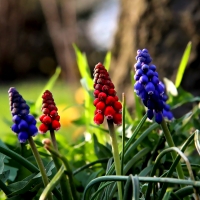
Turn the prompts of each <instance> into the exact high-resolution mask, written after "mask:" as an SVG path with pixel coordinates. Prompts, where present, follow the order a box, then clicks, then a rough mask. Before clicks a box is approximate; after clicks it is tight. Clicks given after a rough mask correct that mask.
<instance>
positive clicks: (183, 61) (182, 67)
mask: <svg viewBox="0 0 200 200" xmlns="http://www.w3.org/2000/svg"><path fill="white" fill-rule="evenodd" d="M191 48H192V42H189V43H188V44H187V47H186V49H185V51H184V53H183V56H182V59H181V62H180V65H179V68H178V72H177V76H176V81H175V85H176V87H177V88H178V87H179V86H180V84H181V81H182V77H183V74H184V71H185V68H186V66H187V63H188V60H189V57H190V51H191Z"/></svg>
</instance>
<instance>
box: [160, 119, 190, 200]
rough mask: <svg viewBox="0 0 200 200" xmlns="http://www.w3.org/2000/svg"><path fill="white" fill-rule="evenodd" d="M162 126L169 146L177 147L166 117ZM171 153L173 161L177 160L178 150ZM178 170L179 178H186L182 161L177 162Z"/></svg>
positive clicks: (186, 199) (186, 198)
mask: <svg viewBox="0 0 200 200" xmlns="http://www.w3.org/2000/svg"><path fill="white" fill-rule="evenodd" d="M161 127H162V129H163V133H164V135H165V138H166V140H167V143H168V145H169V147H175V144H174V141H173V139H172V136H171V133H170V131H169V129H168V127H167V124H166V122H165V120H164V118H163V120H162V122H161ZM171 155H172V159H173V161H175V159H176V157H177V154H176V152H174V151H172V152H171ZM176 171H177V174H178V178H179V179H184V178H185V177H184V173H183V170H182V167H181V163H180V162H178V164H177V166H176ZM181 187H182V186H181ZM184 199H185V200H189V198H188V197H185V198H184Z"/></svg>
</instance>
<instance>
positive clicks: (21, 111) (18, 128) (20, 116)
mask: <svg viewBox="0 0 200 200" xmlns="http://www.w3.org/2000/svg"><path fill="white" fill-rule="evenodd" d="M8 94H9V101H10V110H11V113H12V116H13V117H12V121H13V122H14V124H13V125H12V126H11V129H12V131H13V132H15V133H16V134H17V136H18V139H19V142H20V143H25V142H26V141H27V139H28V138H29V137H31V136H35V135H36V134H37V133H38V129H37V127H36V120H35V118H34V117H33V116H32V115H30V114H29V109H30V108H29V106H28V105H27V104H26V101H25V100H24V99H23V97H22V96H21V95H20V94H19V92H18V91H17V90H16V89H15V88H14V87H11V88H10V89H9V90H8Z"/></svg>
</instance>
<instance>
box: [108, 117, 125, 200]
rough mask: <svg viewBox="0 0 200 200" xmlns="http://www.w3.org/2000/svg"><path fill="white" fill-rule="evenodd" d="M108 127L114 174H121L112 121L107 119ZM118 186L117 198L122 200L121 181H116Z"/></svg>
mask: <svg viewBox="0 0 200 200" xmlns="http://www.w3.org/2000/svg"><path fill="white" fill-rule="evenodd" d="M107 123H108V128H109V132H110V137H111V142H112V150H113V157H114V164H115V170H116V175H121V164H120V158H119V150H118V145H117V137H116V134H115V129H114V124H113V121H111V120H107ZM117 187H118V194H119V200H122V199H123V197H122V184H121V182H119V181H118V182H117Z"/></svg>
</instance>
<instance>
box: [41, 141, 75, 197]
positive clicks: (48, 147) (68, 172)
mask: <svg viewBox="0 0 200 200" xmlns="http://www.w3.org/2000/svg"><path fill="white" fill-rule="evenodd" d="M45 148H46V149H47V150H48V151H49V152H50V153H51V154H52V157H53V156H54V157H56V158H59V159H61V160H62V162H63V164H64V166H65V170H66V174H67V175H68V178H69V186H70V187H71V192H72V196H73V199H74V200H78V196H77V193H76V187H75V185H74V179H73V173H72V171H71V168H70V166H69V163H68V160H67V159H66V158H65V157H64V156H62V155H61V154H60V153H58V152H57V151H55V150H54V149H53V148H52V147H51V146H50V145H47V144H46V145H45Z"/></svg>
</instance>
